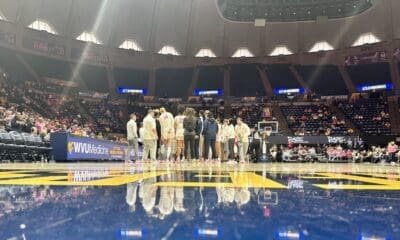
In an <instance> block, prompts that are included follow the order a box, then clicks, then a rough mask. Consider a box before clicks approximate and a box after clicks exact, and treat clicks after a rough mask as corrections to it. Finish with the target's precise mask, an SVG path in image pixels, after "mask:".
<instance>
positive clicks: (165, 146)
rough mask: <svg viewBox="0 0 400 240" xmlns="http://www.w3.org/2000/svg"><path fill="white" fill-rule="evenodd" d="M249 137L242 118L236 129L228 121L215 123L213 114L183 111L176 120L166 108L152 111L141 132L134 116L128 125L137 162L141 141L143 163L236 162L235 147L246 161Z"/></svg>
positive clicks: (129, 137) (180, 108) (183, 109)
mask: <svg viewBox="0 0 400 240" xmlns="http://www.w3.org/2000/svg"><path fill="white" fill-rule="evenodd" d="M250 134H251V131H250V128H249V127H248V125H247V124H246V123H244V122H243V121H242V120H241V119H240V118H238V119H237V120H236V126H234V125H233V123H232V121H230V120H229V119H224V120H223V121H222V122H221V121H220V119H215V118H214V116H213V114H212V112H209V111H203V110H200V111H199V113H196V111H195V110H194V109H193V108H183V107H179V108H178V113H177V115H176V116H175V117H174V116H173V114H172V113H170V112H168V111H166V109H165V108H160V109H155V110H154V109H152V110H149V111H148V113H147V115H146V117H145V118H144V119H143V122H142V124H141V127H140V129H139V130H138V128H137V123H136V115H135V114H134V113H132V114H131V115H130V120H129V122H128V123H127V139H128V142H129V145H130V146H131V147H132V148H133V150H134V153H135V156H136V160H139V159H138V157H137V156H138V152H139V150H138V149H139V142H140V141H141V142H142V144H143V156H142V160H148V159H149V157H150V160H156V159H162V160H176V161H184V160H188V161H190V160H204V159H213V160H234V159H235V150H234V149H235V145H236V147H237V153H238V157H239V159H240V161H245V160H247V150H248V148H249V136H250Z"/></svg>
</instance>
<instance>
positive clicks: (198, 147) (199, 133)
mask: <svg viewBox="0 0 400 240" xmlns="http://www.w3.org/2000/svg"><path fill="white" fill-rule="evenodd" d="M203 114H204V111H203V110H200V111H199V117H198V118H197V123H196V136H195V140H194V158H196V159H200V158H203V155H202V153H203V151H202V149H203V145H204V137H203V131H204V117H203Z"/></svg>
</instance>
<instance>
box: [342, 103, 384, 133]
mask: <svg viewBox="0 0 400 240" xmlns="http://www.w3.org/2000/svg"><path fill="white" fill-rule="evenodd" d="M338 107H339V108H340V109H341V110H342V111H343V112H344V113H345V114H346V116H347V117H348V118H349V119H350V120H351V121H353V123H354V124H355V125H356V126H357V128H359V129H360V130H361V131H362V132H363V133H364V134H365V135H376V136H379V135H390V134H391V126H390V116H389V109H388V108H389V107H388V102H387V100H386V99H385V98H383V97H380V98H373V99H368V98H362V97H360V98H359V99H353V100H350V101H349V102H347V101H346V102H339V103H338Z"/></svg>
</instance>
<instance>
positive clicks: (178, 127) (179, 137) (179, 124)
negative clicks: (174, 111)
mask: <svg viewBox="0 0 400 240" xmlns="http://www.w3.org/2000/svg"><path fill="white" fill-rule="evenodd" d="M184 111H185V109H184V108H183V107H182V106H179V107H178V115H177V116H175V120H174V121H175V139H176V157H175V160H176V161H180V160H182V159H183V158H182V159H181V154H182V152H183V150H184V149H185V146H184V132H185V130H184V129H183V120H184V119H185V115H184V114H183V113H184Z"/></svg>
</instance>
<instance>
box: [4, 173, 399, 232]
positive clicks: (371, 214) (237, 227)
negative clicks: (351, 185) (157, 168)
mask: <svg viewBox="0 0 400 240" xmlns="http://www.w3.org/2000/svg"><path fill="white" fill-rule="evenodd" d="M155 181H156V179H147V180H144V181H141V182H139V183H132V184H128V185H124V186H119V187H43V186H32V187H30V186H2V187H1V188H0V229H1V231H0V239H1V240H3V239H15V240H16V239H27V240H28V239H41V240H42V239H60V240H67V239H68V240H71V239H93V240H95V239H96V240H102V239H104V240H110V239H282V240H283V239H285V240H286V239H287V240H289V239H290V240H292V239H312V240H317V239H324V240H325V239H332V240H346V239H349V240H350V239H352V240H353V239H354V240H355V239H363V240H367V239H393V240H394V239H400V212H399V211H400V192H398V191H353V190H352V191H342V190H334V191H333V190H330V191H325V190H321V189H317V188H315V187H313V186H311V184H310V183H307V182H304V183H303V186H301V185H302V183H296V184H294V185H293V184H292V186H296V185H297V187H298V188H297V187H294V188H293V189H285V190H268V189H254V188H250V189H243V188H239V189H235V188H217V189H216V188H198V187H196V188H182V187H156V186H154V185H152V184H153V183H154V182H155ZM285 181H286V183H287V181H288V179H282V180H281V182H282V183H284V182H285Z"/></svg>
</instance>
